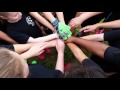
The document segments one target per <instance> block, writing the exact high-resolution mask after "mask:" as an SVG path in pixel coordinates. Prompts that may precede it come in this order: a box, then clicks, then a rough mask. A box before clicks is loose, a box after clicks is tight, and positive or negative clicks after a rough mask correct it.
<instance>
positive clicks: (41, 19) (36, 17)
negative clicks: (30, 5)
mask: <svg viewBox="0 0 120 90" xmlns="http://www.w3.org/2000/svg"><path fill="white" fill-rule="evenodd" d="M30 15H31V16H33V17H34V18H35V19H36V20H37V21H38V22H39V23H41V24H43V25H44V26H46V27H48V28H49V29H51V30H52V31H55V30H54V27H53V26H52V24H50V23H49V22H48V21H47V20H46V19H45V18H43V17H42V16H41V15H40V14H39V13H38V12H30Z"/></svg>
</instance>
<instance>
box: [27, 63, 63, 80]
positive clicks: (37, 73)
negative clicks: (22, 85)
mask: <svg viewBox="0 0 120 90" xmlns="http://www.w3.org/2000/svg"><path fill="white" fill-rule="evenodd" d="M29 70H30V73H29V77H28V78H59V77H61V76H62V75H63V73H62V72H61V71H60V70H51V69H48V68H46V67H44V66H42V65H40V64H37V65H29Z"/></svg>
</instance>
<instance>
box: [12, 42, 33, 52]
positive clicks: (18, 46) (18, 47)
mask: <svg viewBox="0 0 120 90" xmlns="http://www.w3.org/2000/svg"><path fill="white" fill-rule="evenodd" d="M32 45H33V43H30V44H15V45H13V46H14V49H15V52H16V53H18V54H21V53H23V52H25V51H27V50H29V49H30V48H31V47H32Z"/></svg>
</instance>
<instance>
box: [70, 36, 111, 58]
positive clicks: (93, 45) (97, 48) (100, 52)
mask: <svg viewBox="0 0 120 90" xmlns="http://www.w3.org/2000/svg"><path fill="white" fill-rule="evenodd" d="M72 38H74V39H73V41H72V42H73V43H75V44H78V45H80V46H81V47H83V48H85V49H86V50H88V51H90V52H91V53H93V54H95V55H97V56H99V57H101V58H104V52H105V50H106V49H107V48H108V47H109V46H108V45H106V44H103V43H101V42H96V41H89V40H84V39H81V38H76V37H72Z"/></svg>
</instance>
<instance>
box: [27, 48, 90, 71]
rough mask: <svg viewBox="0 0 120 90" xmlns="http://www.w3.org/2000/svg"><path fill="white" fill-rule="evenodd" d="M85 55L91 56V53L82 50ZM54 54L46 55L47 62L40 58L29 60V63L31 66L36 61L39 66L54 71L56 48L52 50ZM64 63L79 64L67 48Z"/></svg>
mask: <svg viewBox="0 0 120 90" xmlns="http://www.w3.org/2000/svg"><path fill="white" fill-rule="evenodd" d="M82 50H83V51H84V52H85V54H87V55H88V56H90V53H89V52H87V51H86V50H85V49H82ZM51 51H52V53H51V54H44V55H45V60H39V59H38V57H33V58H31V59H29V60H28V61H27V62H28V64H31V63H32V61H33V60H36V61H37V63H38V64H41V65H43V66H45V67H47V68H50V69H54V68H55V65H56V61H57V51H56V49H55V48H51ZM64 54H65V56H64V61H65V64H67V63H69V62H70V63H79V62H78V60H77V59H76V58H75V56H74V55H73V53H72V52H71V50H70V49H69V48H68V46H66V48H65V52H64Z"/></svg>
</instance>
